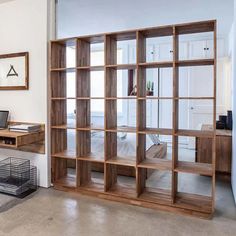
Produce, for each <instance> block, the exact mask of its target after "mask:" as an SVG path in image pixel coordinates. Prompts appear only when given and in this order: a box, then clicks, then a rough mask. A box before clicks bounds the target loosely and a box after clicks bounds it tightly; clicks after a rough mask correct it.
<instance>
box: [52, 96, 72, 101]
mask: <svg viewBox="0 0 236 236" xmlns="http://www.w3.org/2000/svg"><path fill="white" fill-rule="evenodd" d="M75 99H76V97H52V98H51V100H53V101H60V100H63V101H65V100H75Z"/></svg>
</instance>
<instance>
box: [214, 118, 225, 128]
mask: <svg viewBox="0 0 236 236" xmlns="http://www.w3.org/2000/svg"><path fill="white" fill-rule="evenodd" d="M225 127H226V125H225V123H224V122H222V121H220V120H218V121H216V129H225Z"/></svg>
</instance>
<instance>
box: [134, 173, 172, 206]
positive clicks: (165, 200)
mask: <svg viewBox="0 0 236 236" xmlns="http://www.w3.org/2000/svg"><path fill="white" fill-rule="evenodd" d="M137 179H138V181H140V182H139V187H138V196H139V198H140V199H143V200H145V201H148V202H158V203H160V204H167V205H169V204H171V203H172V196H171V181H172V172H171V171H163V170H155V169H153V170H152V169H146V168H138V177H137Z"/></svg>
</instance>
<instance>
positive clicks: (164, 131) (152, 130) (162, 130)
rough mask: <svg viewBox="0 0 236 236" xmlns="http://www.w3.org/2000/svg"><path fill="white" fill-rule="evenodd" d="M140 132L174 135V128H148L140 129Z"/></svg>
mask: <svg viewBox="0 0 236 236" xmlns="http://www.w3.org/2000/svg"><path fill="white" fill-rule="evenodd" d="M138 133H139V134H163V135H172V134H173V130H172V129H165V128H146V129H144V130H139V131H138Z"/></svg>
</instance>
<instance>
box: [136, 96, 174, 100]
mask: <svg viewBox="0 0 236 236" xmlns="http://www.w3.org/2000/svg"><path fill="white" fill-rule="evenodd" d="M152 99H153V100H154V99H157V100H158V99H160V100H165V99H166V100H170V99H174V97H155V96H146V97H138V100H152Z"/></svg>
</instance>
